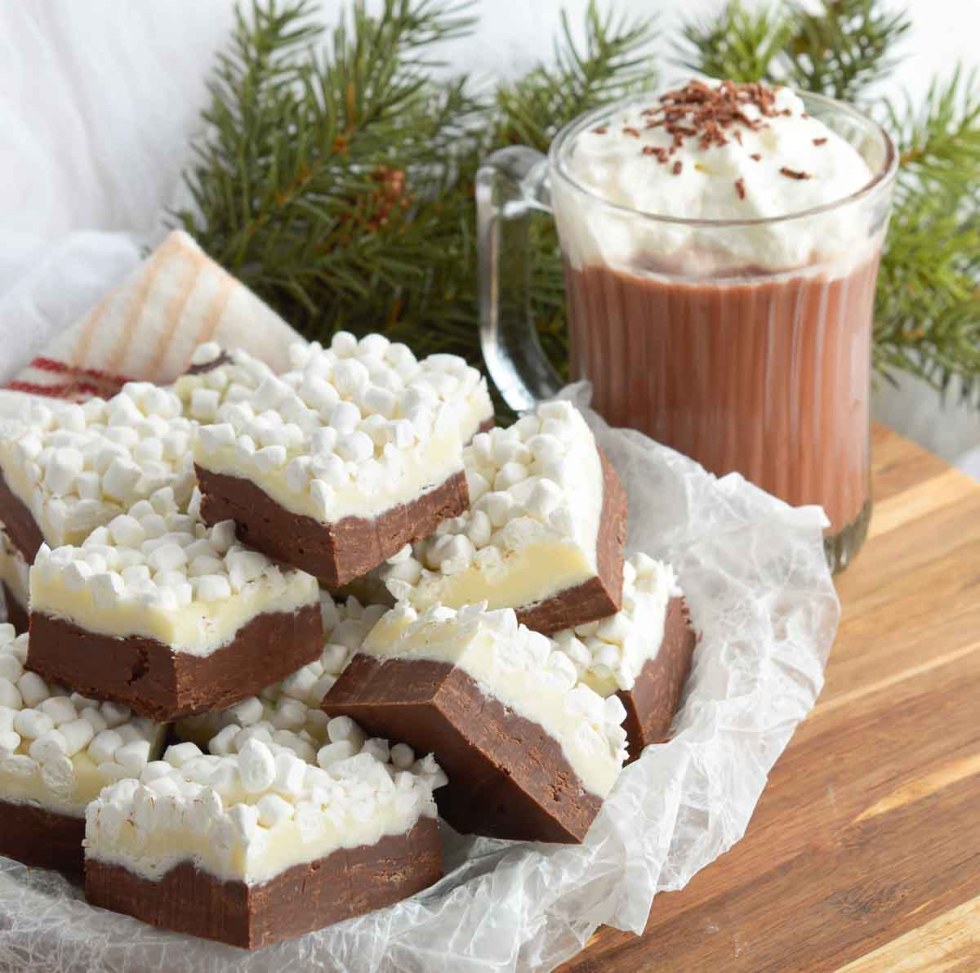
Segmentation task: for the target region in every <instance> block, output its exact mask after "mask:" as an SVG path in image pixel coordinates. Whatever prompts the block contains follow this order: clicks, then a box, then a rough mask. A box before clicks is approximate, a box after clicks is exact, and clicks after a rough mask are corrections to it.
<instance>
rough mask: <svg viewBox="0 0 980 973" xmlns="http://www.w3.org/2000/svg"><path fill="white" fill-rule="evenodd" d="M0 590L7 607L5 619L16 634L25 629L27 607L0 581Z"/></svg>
mask: <svg viewBox="0 0 980 973" xmlns="http://www.w3.org/2000/svg"><path fill="white" fill-rule="evenodd" d="M0 590H2V591H3V601H4V604H5V605H6V608H7V621H8V622H10V624H11V625H13V626H14V628H15V629H16V630H17V632H18V634H19V633H21V632H26V631H27V624H28V621H27V609H26V608H25V607H24V606H23V605H22V604H21V603H20V602H19V601H18V600H17V596H16V595H15V594H14V593H13V592H12V591H11V590H10V588H8V587H7V585H6V584H4V583H0Z"/></svg>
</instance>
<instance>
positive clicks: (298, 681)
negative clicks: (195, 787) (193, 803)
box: [176, 592, 387, 753]
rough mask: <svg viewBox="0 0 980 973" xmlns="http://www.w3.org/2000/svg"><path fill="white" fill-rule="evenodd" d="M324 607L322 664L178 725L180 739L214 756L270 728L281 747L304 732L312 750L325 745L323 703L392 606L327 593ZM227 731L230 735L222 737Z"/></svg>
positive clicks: (322, 595)
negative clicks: (257, 729)
mask: <svg viewBox="0 0 980 973" xmlns="http://www.w3.org/2000/svg"><path fill="white" fill-rule="evenodd" d="M320 608H321V615H322V617H323V634H324V645H323V652H322V653H320V658H319V659H317V660H316V661H315V662H311V663H309V665H305V666H303V667H302V668H301V669H298V670H297V671H296V672H294V673H292V674H291V675H290V676H288V677H287V678H286V679H284V680H282V681H281V682H276V683H273V684H272V685H271V686H267V687H266V688H265V689H263V690H262V692H260V693H259V694H258V695H257V696H250V697H248V698H246V699H243V700H241V701H239V702H238V703H236V704H235V705H234V706H230V707H229V708H228V709H224V710H217V711H215V712H211V713H201V714H200V715H198V716H191V717H188V718H187V719H184V720H180V721H178V723H177V725H176V730H177V735H178V736H180V737H181V739H184V740H193V741H194V742H195V743H197V744H198V745H199V746H202V747H204V746H207V747H208V749H210V750H211V752H212V753H221V752H223V750H222V748H225V747H227V746H229V745H232V744H233V741H234V739H235V733H236V732H237V731H238V730H240V729H243V728H249V727H252V726H258V725H264V726H267V727H268V728H270V730H271V739H272V740H273V742H275V743H280V744H282V745H284V746H289V745H290V741H292V737H290V736H287V735H286V734H290V733H292V734H298V733H300V732H302V733H304V734H306V736H305V737H304V738H303V740H304V743H305V744H306V745H307V746H313V745H316V746H322V745H323V744H324V743H325V742H326V736H325V734H326V726H327V720H328V717H327V714H326V713H324V712H323V710H321V709H320V703H322V702H323V697H324V696H326V694H327V692H328V691H329V690H330V688H331V687H332V686H333V684H334V683H335V682H336V681H337V678H338V677H339V676H340V674H341V673H342V672H343V671H344V669H346V668H347V664H348V663H349V662H350V660H351V658H352V657H353V655H354V653H355V652H357V651H359V650H360V648H361V645H362V644H363V642H364V639H365V638H366V637H367V634H368V632H370V631H371V629H372V628H373V627H374V625H375V623H376V622H377V621H378V619H380V618H381V616H382V615H383V614H384V613H385V612H386V611H387V607H386V606H384V605H362V604H361V603H360V602H359V601H358V600H357V599H356V598H353V597H351V598H347V599H346V600H345V601H342V602H334V600H333V598H331V597H330V595H329V594H327V593H326V592H321V593H320ZM228 727H231V728H233V729H232V730H227V728H228ZM223 730H224V731H226V732H225V733H224V735H221V731H223Z"/></svg>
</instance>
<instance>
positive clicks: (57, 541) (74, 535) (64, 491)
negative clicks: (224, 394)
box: [0, 382, 194, 546]
mask: <svg viewBox="0 0 980 973" xmlns="http://www.w3.org/2000/svg"><path fill="white" fill-rule="evenodd" d="M192 436H193V423H191V422H190V421H189V420H188V419H185V418H183V417H182V416H181V415H180V400H179V399H178V398H177V396H176V395H174V394H173V392H171V391H169V390H167V389H163V388H160V387H159V386H155V385H150V384H149V383H148V382H130V383H128V384H127V385H125V386H123V389H122V391H120V392H119V393H118V394H117V395H115V396H113V397H112V398H111V399H108V400H103V399H89V400H88V401H87V402H85V403H84V404H83V405H76V404H61V405H59V406H58V407H57V408H55V409H49V408H48V407H46V406H44V405H40V404H38V405H32V407H31V409H30V414H29V415H28V416H27V417H26V419H25V421H24V422H23V423H17V424H15V425H14V426H12V427H11V428H10V429H9V430H8V431H5V433H4V435H2V436H0V471H2V473H3V477H4V479H5V480H6V482H7V485H8V486H9V487H10V490H11V492H12V493H13V494H14V495H15V496H16V497H17V498H18V499H19V500H21V501H22V502H23V503H24V505H25V506H26V507H27V509H28V510H29V511H30V512H31V515H32V516H33V517H34V521H35V523H36V524H37V525H38V528H39V529H40V531H41V535H42V536H43V538H44V540H45V541H46V542H47V543H48V544H50V545H52V546H60V545H62V544H80V543H81V542H82V541H83V540H84V539H85V537H86V536H87V535H88V534H89V533H90V532H91V531H92V530H93V529H94V528H96V527H99V526H101V525H103V524H107V523H108V522H109V521H110V520H112V518H113V517H115V516H117V515H119V514H121V513H123V512H125V511H126V510H128V509H129V508H130V507H131V506H132V505H133V504H134V503H136V502H137V501H138V500H140V499H144V498H146V497H148V496H149V495H150V494H151V493H153V492H155V491H156V490H159V489H160V488H161V487H166V486H169V487H171V488H172V489H173V490H174V493H175V495H176V496H177V498H178V500H179V501H180V502H182V503H186V501H187V499H188V498H189V496H190V493H191V490H192V488H193V486H194V471H193V468H192V465H191V454H190V446H191V440H192Z"/></svg>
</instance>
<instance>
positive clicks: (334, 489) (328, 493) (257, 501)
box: [194, 335, 469, 588]
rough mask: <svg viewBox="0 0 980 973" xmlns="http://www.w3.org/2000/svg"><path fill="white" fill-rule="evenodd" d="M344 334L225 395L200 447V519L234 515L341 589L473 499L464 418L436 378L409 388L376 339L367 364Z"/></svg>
mask: <svg viewBox="0 0 980 973" xmlns="http://www.w3.org/2000/svg"><path fill="white" fill-rule="evenodd" d="M340 337H341V336H339V335H338V336H336V337H335V339H334V347H332V348H331V349H329V350H324V349H322V348H319V347H318V346H310V347H309V348H302V346H300V348H301V350H302V352H303V356H304V357H303V360H302V363H301V367H300V368H297V369H296V370H294V371H292V372H288V373H287V374H285V375H284V376H282V377H281V378H280V377H277V376H275V375H273V374H272V373H271V372H269V373H268V374H266V375H265V377H264V378H263V379H262V381H261V383H260V384H259V385H258V387H257V388H256V389H255V390H254V391H253V392H252V393H251V394H250V395H249V397H248V398H247V399H243V400H241V401H235V402H229V401H228V400H227V395H226V400H225V401H224V402H222V403H221V404H219V405H218V407H217V410H216V417H215V421H214V422H212V423H211V424H209V425H202V426H201V427H200V430H199V434H198V440H197V445H196V447H195V451H194V461H195V466H196V469H197V477H198V481H199V483H200V487H201V491H202V493H203V494H204V500H203V503H202V505H201V512H202V515H203V516H204V519H205V520H207V521H208V522H209V523H215V522H217V521H221V520H234V521H235V523H236V525H237V529H238V534H239V537H240V538H241V539H242V540H243V541H244V542H245V543H247V544H249V545H250V546H252V547H255V548H257V549H258V550H261V551H264V552H265V553H266V554H268V555H269V556H270V557H274V558H277V559H278V560H281V561H284V562H286V563H287V564H292V565H293V566H294V567H297V568H301V569H302V570H304V571H308V572H309V573H310V574H313V575H315V576H316V577H317V578H318V579H319V580H320V582H321V583H322V584H324V585H325V586H327V587H334V588H335V587H340V586H342V585H345V584H347V583H348V582H350V581H351V580H353V579H354V578H357V577H360V576H361V575H363V574H366V573H367V572H368V571H370V570H371V568H373V567H376V566H377V565H379V564H381V563H382V562H383V561H384V560H385V558H388V557H390V556H391V555H393V554H394V553H396V552H397V551H398V550H399V548H401V547H402V546H403V545H404V544H406V543H407V542H410V541H413V540H417V539H419V538H420V537H424V536H426V535H427V534H429V533H431V532H432V531H433V530H434V529H435V527H436V525H437V524H438V523H439V522H440V521H441V520H443V519H445V518H446V517H455V516H457V515H458V514H460V513H462V512H463V511H464V510H465V509H466V508H467V506H468V503H469V501H468V497H467V493H466V478H465V475H464V473H463V459H462V443H461V439H460V427H459V421H458V419H457V417H456V415H455V414H454V412H453V409H452V408H451V406H450V405H449V404H448V403H447V402H446V401H444V400H443V398H441V397H440V393H439V392H437V391H436V388H435V386H434V384H433V381H432V379H431V377H430V376H426V375H418V376H417V377H416V378H414V379H412V381H411V382H410V383H408V384H405V383H404V382H403V380H402V379H401V377H400V375H399V374H398V372H397V371H396V370H395V368H394V367H392V366H391V365H390V364H387V363H386V362H385V360H384V355H385V353H386V352H390V350H391V348H392V347H394V346H391V345H389V344H388V343H387V342H386V341H385V339H383V338H380V336H373V337H375V338H378V342H375V345H376V346H377V347H376V354H374V355H373V356H372V360H374V361H375V362H376V365H377V367H376V368H375V369H374V370H373V371H372V370H371V369H369V368H368V366H367V365H366V364H365V362H364V360H362V358H363V356H361V357H359V356H358V355H356V354H355V352H356V351H358V349H359V348H360V345H358V343H357V342H355V341H354V339H353V338H352V337H351V336H349V335H348V336H347V337H348V338H349V339H350V343H349V346H345V345H344V343H343V342H342V341H339V340H338V339H339V338H340ZM365 341H367V339H365ZM236 361H238V362H240V363H243V362H244V361H245V357H244V356H243V355H242V354H240V353H239V354H238V355H237V356H236ZM254 364H255V363H252V366H254ZM250 367H251V366H250ZM263 367H264V366H263ZM256 370H257V367H256ZM440 374H448V373H440Z"/></svg>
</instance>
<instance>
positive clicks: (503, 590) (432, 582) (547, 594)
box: [384, 402, 626, 634]
mask: <svg viewBox="0 0 980 973" xmlns="http://www.w3.org/2000/svg"><path fill="white" fill-rule="evenodd" d="M463 456H464V462H465V464H466V480H467V485H468V489H469V494H470V503H471V509H470V510H469V511H468V512H467V513H465V514H463V515H462V516H461V517H458V518H455V519H453V520H448V521H446V522H444V523H443V524H441V525H440V526H439V528H438V529H437V530H436V532H435V534H434V535H433V536H432V537H429V538H427V539H426V540H423V541H421V542H420V543H419V544H417V545H416V547H415V550H414V552H412V551H411V550H409V549H404V550H402V551H400V552H399V553H398V554H397V555H396V556H395V557H394V558H393V559H391V561H390V563H389V564H388V566H387V568H386V569H385V572H384V577H385V579H386V582H387V584H388V588H389V590H390V591H391V593H392V595H394V597H395V598H396V599H400V600H401V599H404V600H408V601H410V602H411V603H412V604H413V605H415V606H416V607H419V608H425V607H428V606H430V605H436V604H443V605H449V606H450V607H453V608H460V607H462V606H463V605H468V604H476V603H477V602H480V601H483V600H486V601H487V603H488V605H489V607H490V608H513V609H515V610H516V611H517V617H518V619H519V620H520V621H521V622H523V623H524V624H525V625H527V626H528V627H529V628H533V629H535V630H536V631H539V632H544V633H545V634H548V633H551V632H555V631H558V630H559V629H563V628H569V627H572V626H574V625H578V624H581V623H583V622H589V621H592V620H594V619H597V618H604V617H605V616H607V615H612V614H614V613H615V612H617V611H618V610H619V607H620V601H621V597H622V572H623V541H624V539H625V536H626V494H625V492H624V490H623V487H622V484H621V483H620V482H619V477H618V476H617V475H616V471H615V470H614V469H613V467H612V465H611V464H610V463H609V461H608V460H607V459H606V458H605V457H604V456H603V455H602V453H601V452H600V451H599V449H598V447H597V446H596V443H595V439H594V437H593V435H592V432H591V431H590V430H589V427H588V426H587V425H586V424H585V420H584V419H583V418H582V415H581V413H580V412H579V411H578V410H577V409H576V408H575V407H574V406H573V405H571V404H570V403H568V402H550V403H545V404H544V405H541V406H539V407H538V410H537V413H536V414H532V415H527V416H524V417H523V418H522V419H520V420H518V421H517V422H516V423H515V424H514V425H513V426H510V427H509V428H506V429H501V428H497V429H493V430H491V431H490V432H488V433H481V434H479V435H477V436H476V437H475V438H474V440H473V442H472V443H471V444H470V446H468V447H467V448H466V449H465V450H464V454H463Z"/></svg>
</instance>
